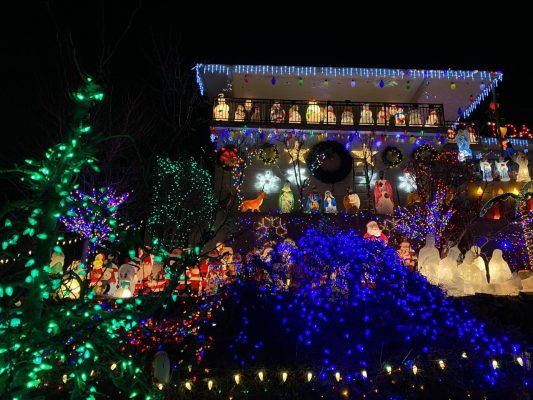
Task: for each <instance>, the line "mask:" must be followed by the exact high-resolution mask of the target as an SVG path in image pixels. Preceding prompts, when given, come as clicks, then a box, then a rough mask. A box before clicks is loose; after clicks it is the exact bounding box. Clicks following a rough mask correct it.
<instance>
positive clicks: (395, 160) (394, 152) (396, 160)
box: [381, 146, 403, 168]
mask: <svg viewBox="0 0 533 400" xmlns="http://www.w3.org/2000/svg"><path fill="white" fill-rule="evenodd" d="M381 160H382V161H383V164H385V166H386V167H387V168H394V167H397V166H398V165H400V164H401V163H402V160H403V154H402V152H401V151H400V150H399V149H398V148H397V147H394V146H387V147H385V149H384V150H383V153H381Z"/></svg>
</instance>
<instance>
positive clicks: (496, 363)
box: [492, 360, 498, 369]
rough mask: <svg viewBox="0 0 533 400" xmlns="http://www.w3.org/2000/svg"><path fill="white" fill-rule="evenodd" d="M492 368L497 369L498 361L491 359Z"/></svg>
mask: <svg viewBox="0 0 533 400" xmlns="http://www.w3.org/2000/svg"><path fill="white" fill-rule="evenodd" d="M492 368H493V369H497V368H498V361H496V360H492Z"/></svg>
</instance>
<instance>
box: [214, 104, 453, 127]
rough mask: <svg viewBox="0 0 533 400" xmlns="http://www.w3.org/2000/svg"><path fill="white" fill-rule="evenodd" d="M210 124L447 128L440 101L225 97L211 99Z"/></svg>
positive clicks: (228, 125) (229, 125)
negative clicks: (422, 102) (393, 101)
mask: <svg viewBox="0 0 533 400" xmlns="http://www.w3.org/2000/svg"><path fill="white" fill-rule="evenodd" d="M213 125H214V126H226V127H232V126H242V125H246V126H249V127H259V126H261V127H271V128H283V129H315V130H316V129H323V130H329V129H330V130H346V131H352V130H362V131H364V130H368V131H370V130H380V131H398V130H402V131H403V130H406V131H419V130H421V129H424V130H426V131H428V132H432V131H439V132H443V131H445V130H446V123H445V121H444V107H443V105H442V104H421V103H362V102H350V101H302V100H271V99H254V100H250V99H242V98H224V97H218V98H216V99H215V100H214V104H213Z"/></svg>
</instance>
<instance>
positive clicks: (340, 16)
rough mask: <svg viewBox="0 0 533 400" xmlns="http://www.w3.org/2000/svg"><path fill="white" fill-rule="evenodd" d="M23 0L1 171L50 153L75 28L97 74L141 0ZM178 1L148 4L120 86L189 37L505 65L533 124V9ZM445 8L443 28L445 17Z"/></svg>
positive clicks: (8, 63) (194, 45)
mask: <svg viewBox="0 0 533 400" xmlns="http://www.w3.org/2000/svg"><path fill="white" fill-rule="evenodd" d="M16 3H17V6H16V9H10V10H6V9H4V10H0V14H1V15H2V19H3V21H2V23H1V24H0V25H1V26H2V28H1V29H2V31H3V32H2V35H1V37H0V43H1V51H2V56H1V60H2V62H1V63H0V64H1V70H2V74H1V75H0V76H1V80H2V97H3V100H4V101H3V103H4V106H3V107H2V113H3V116H2V122H3V123H2V127H1V128H0V129H1V130H2V140H3V142H4V143H3V145H2V150H0V156H1V159H2V161H3V162H2V163H0V165H1V164H4V162H5V161H6V160H11V159H13V158H17V157H18V156H19V155H20V156H23V155H25V154H26V153H31V152H35V151H37V150H38V149H39V146H41V143H42V141H41V140H40V139H41V138H40V136H42V135H43V134H44V132H45V131H46V129H47V127H48V126H49V119H47V116H46V113H45V112H44V111H43V109H44V108H45V105H47V104H50V103H53V102H50V98H52V97H54V96H58V95H59V94H58V90H59V88H61V86H60V82H61V77H62V74H63V70H64V68H65V66H66V65H70V64H69V63H67V62H66V61H65V59H67V58H68V56H69V55H65V54H64V53H61V52H60V47H59V46H58V43H59V42H60V41H61V40H64V39H65V38H66V37H67V36H66V34H67V33H69V32H70V33H71V34H72V42H73V43H74V44H75V46H76V51H77V55H78V58H79V60H80V64H81V66H82V67H83V68H84V69H85V70H86V71H87V72H89V73H93V69H94V67H95V65H96V64H97V61H98V59H99V57H100V55H101V51H102V43H103V41H102V28H103V29H104V30H103V31H104V45H107V46H109V45H111V44H114V43H116V41H117V38H118V37H120V35H121V34H122V33H123V32H124V30H125V27H126V26H127V25H128V20H129V19H130V17H131V15H132V12H133V10H134V9H135V8H136V7H137V5H138V4H139V3H138V2H137V1H135V0H130V1H103V0H100V1H98V0H93V1H81V0H78V1H72V0H71V1H53V2H50V4H49V5H48V3H46V2H42V1H26V2H25V1H21V2H16ZM179 3H181V2H180V1H175V2H168V3H166V2H165V3H163V2H157V1H150V2H148V1H144V2H142V3H140V4H141V5H140V9H139V10H138V12H137V13H136V14H135V16H134V18H133V21H132V24H131V29H130V30H129V31H128V33H127V34H126V35H125V37H124V38H123V40H122V41H121V42H120V45H119V47H118V48H117V51H116V53H115V54H114V56H113V58H112V60H111V66H112V67H111V72H112V73H111V79H112V81H113V82H114V84H116V85H117V86H118V87H127V88H129V89H130V90H135V88H136V87H140V86H142V85H145V84H147V83H149V82H147V78H146V77H147V76H150V73H151V71H153V70H154V60H153V54H154V53H153V43H154V41H155V42H156V43H158V45H159V46H164V45H165V43H177V42H178V41H179V42H180V43H181V49H182V52H183V55H184V57H185V58H186V59H187V60H188V61H189V62H196V61H203V62H219V63H241V64H256V63H257V64H280V65H312V66H366V67H393V68H394V67H398V68H435V69H446V68H464V69H488V70H502V71H503V72H504V81H503V84H502V86H501V89H500V91H499V96H500V97H499V100H500V103H501V111H502V116H503V117H505V119H506V122H510V123H514V124H515V125H519V124H522V123H526V124H527V125H528V126H529V127H532V128H533V113H532V112H531V111H532V110H533V101H532V100H531V96H530V94H529V90H530V88H529V85H530V84H531V79H530V78H531V76H530V74H531V72H530V69H531V68H530V63H528V62H527V61H526V59H527V58H528V57H530V54H528V53H527V52H528V51H530V46H529V45H528V42H529V41H530V40H531V36H532V35H531V34H530V33H528V32H527V29H528V26H529V24H530V22H529V21H525V20H523V19H524V18H525V17H526V16H527V13H525V11H524V10H519V9H516V10H512V11H511V14H510V17H509V19H507V17H506V19H505V22H503V14H502V21H501V22H497V23H495V22H494V18H495V17H494V15H493V14H492V12H488V11H486V10H483V11H481V10H474V11H473V12H472V13H471V14H467V13H466V11H465V10H464V9H453V7H451V6H449V7H448V6H447V5H444V4H440V3H435V5H434V7H433V6H432V8H427V9H425V8H424V9H419V10H418V12H417V11H416V6H414V5H413V6H412V5H409V8H407V5H402V4H398V5H397V6H396V10H395V11H394V12H392V10H393V9H392V8H391V7H392V6H391V7H389V6H387V7H388V8H387V9H386V10H384V9H383V8H384V7H385V6H384V5H383V7H381V8H380V9H367V10H365V9H362V8H361V9H358V8H355V9H354V10H353V11H352V10H348V9H344V8H342V7H341V6H336V5H335V4H336V3H334V2H332V3H331V5H329V6H321V7H316V6H311V5H310V4H307V3H304V4H307V5H302V6H295V7H293V8H291V7H288V6H287V5H286V4H283V5H281V3H280V4H279V5H277V6H276V5H275V3H254V4H253V6H252V5H250V3H244V4H243V5H238V4H230V3H229V2H225V3H222V2H221V3H220V4H223V5H224V7H223V8H221V9H220V10H219V9H217V10H214V9H211V7H212V6H209V5H208V4H207V2H203V1H202V2H198V1H197V2H195V3H192V4H188V8H187V10H186V9H184V8H183V7H180V6H179ZM276 4H277V3H276ZM2 7H4V8H5V7H6V6H5V5H3V6H2ZM322 7H325V8H324V9H322ZM335 7H337V8H339V9H335ZM439 7H442V9H441V11H442V12H441V13H442V14H443V15H444V16H445V18H444V20H443V21H440V20H437V19H436V15H438V14H439V11H438V10H439ZM413 9H415V11H413ZM499 12H502V13H503V11H501V10H500V11H499ZM58 32H59V37H60V40H59V41H58V40H57V37H58ZM61 38H62V39H61ZM484 107H485V108H486V105H485V106H484ZM47 124H48V125H47ZM21 148H23V149H24V150H23V151H20V149H21Z"/></svg>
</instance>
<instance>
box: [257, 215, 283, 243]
mask: <svg viewBox="0 0 533 400" xmlns="http://www.w3.org/2000/svg"><path fill="white" fill-rule="evenodd" d="M257 232H258V233H259V236H260V237H261V238H265V237H267V235H268V234H269V233H270V232H272V233H275V234H276V236H279V237H280V238H283V239H285V237H286V236H287V228H286V226H285V225H284V224H283V222H281V217H263V218H262V219H261V220H260V221H259V222H258V223H257Z"/></svg>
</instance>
